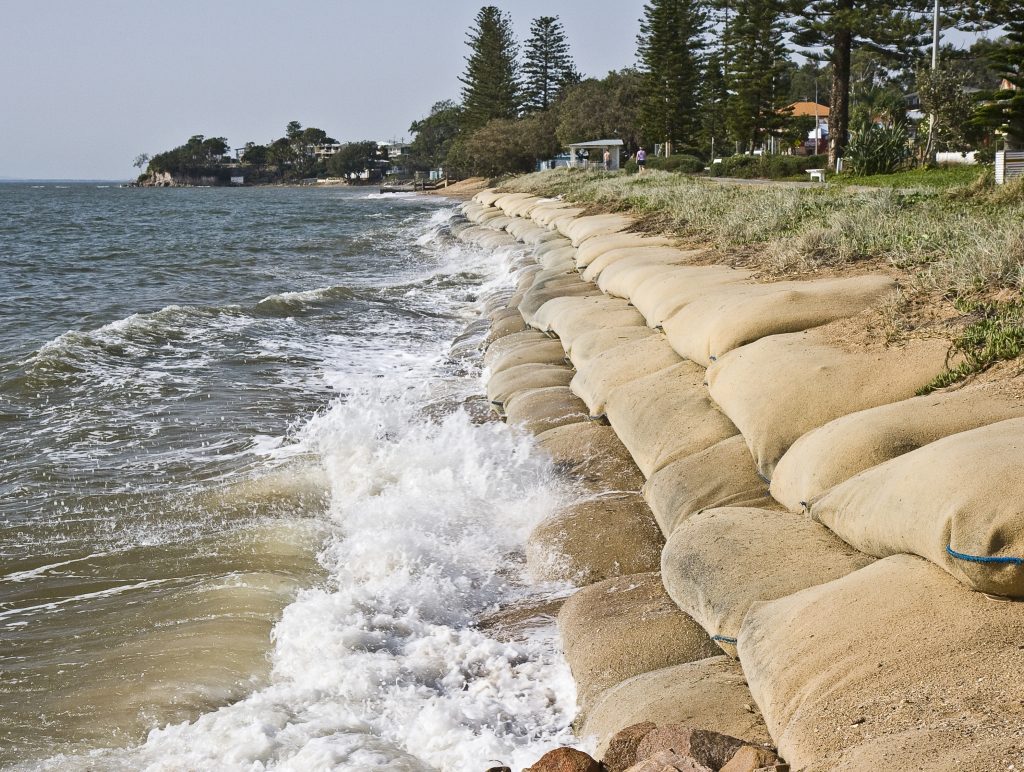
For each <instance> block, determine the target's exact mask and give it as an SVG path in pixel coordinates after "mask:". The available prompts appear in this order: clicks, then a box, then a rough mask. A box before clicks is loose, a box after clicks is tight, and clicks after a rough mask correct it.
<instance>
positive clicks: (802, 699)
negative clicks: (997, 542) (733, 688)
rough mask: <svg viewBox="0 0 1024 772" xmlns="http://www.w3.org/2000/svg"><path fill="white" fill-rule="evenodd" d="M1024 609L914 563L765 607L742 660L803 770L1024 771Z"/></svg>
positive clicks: (865, 571) (783, 746)
mask: <svg viewBox="0 0 1024 772" xmlns="http://www.w3.org/2000/svg"><path fill="white" fill-rule="evenodd" d="M1021 641H1024V604H1021V603H1006V602H995V601H992V600H990V599H988V598H986V597H985V596H984V595H982V594H981V593H974V592H970V591H969V590H968V589H966V588H965V587H964V586H963V585H961V584H960V583H959V582H957V581H956V580H954V579H953V578H952V577H950V576H949V575H947V574H946V573H944V572H943V571H941V570H939V569H938V568H936V567H935V566H934V565H932V564H931V563H929V562H927V561H925V560H921V559H920V558H917V557H914V556H911V555H896V556H893V557H889V558H886V559H884V560H879V561H877V562H875V563H873V564H871V565H869V566H867V567H865V568H862V569H860V570H859V571H855V572H854V573H852V574H849V575H847V576H846V577H844V578H842V579H838V580H836V581H833V582H829V583H828V584H823V585H820V586H817V587H813V588H810V589H807V590H803V591H802V592H798V593H795V594H793V595H789V596H787V597H784V598H780V599H779V600H775V601H771V602H767V603H759V604H755V605H754V606H753V607H752V608H751V609H750V610H749V611H748V612H747V616H746V618H745V619H744V622H743V626H742V628H741V630H740V635H739V654H740V659H741V660H742V662H743V670H744V673H745V674H746V676H747V680H748V682H749V684H750V689H751V692H752V693H753V695H754V698H755V699H756V700H757V702H758V704H759V705H760V707H761V710H762V711H763V713H764V717H765V720H766V722H767V724H768V728H769V729H770V730H771V734H772V738H773V739H774V740H775V742H776V743H777V744H778V747H779V752H780V755H782V756H783V757H784V758H785V759H786V760H787V761H788V762H789V763H790V764H791V765H792V767H793V768H794V769H814V770H818V769H821V770H824V769H828V770H850V771H853V770H865V769H915V770H917V769H927V770H951V769H971V770H975V769H977V770H982V769H985V770H990V769H991V770H995V769H1007V768H1008V765H1009V764H1013V763H1016V762H1019V761H1021V760H1024V701H1022V700H1021V693H1020V679H1021V666H1022V664H1021V663H1022V658H1024V655H1022V653H1021V648H1020V646H1021Z"/></svg>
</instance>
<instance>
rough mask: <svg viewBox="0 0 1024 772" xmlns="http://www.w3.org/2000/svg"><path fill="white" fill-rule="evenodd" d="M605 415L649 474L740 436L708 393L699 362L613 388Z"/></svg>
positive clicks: (648, 475) (678, 366)
mask: <svg viewBox="0 0 1024 772" xmlns="http://www.w3.org/2000/svg"><path fill="white" fill-rule="evenodd" d="M605 413H606V414H607V416H608V421H609V423H611V425H612V427H613V428H614V429H615V432H616V433H617V434H618V435H619V437H620V438H621V439H622V444H623V445H625V446H626V447H627V448H629V452H630V454H631V455H632V456H633V460H634V461H636V464H637V466H639V467H640V469H641V470H642V471H643V473H644V476H645V477H650V476H651V475H652V474H654V473H655V472H657V471H658V470H659V469H661V468H662V467H664V466H665V465H666V464H668V463H669V462H670V461H673V460H675V459H677V458H680V457H682V456H689V455H691V454H693V453H697V452H699V451H701V450H704V449H705V448H709V447H711V446H712V445H714V444H715V443H716V442H721V441H722V440H724V439H726V438H727V437H732V436H733V435H735V434H736V427H735V426H733V424H732V422H731V421H730V420H729V419H728V418H727V417H726V416H725V415H723V414H722V412H721V411H719V410H717V409H716V408H715V406H714V404H713V403H712V402H711V399H710V398H709V397H708V392H707V389H705V388H704V368H702V367H700V366H699V365H695V364H693V362H680V363H679V364H677V365H673V366H672V367H668V368H666V369H664V370H659V371H658V372H656V373H652V374H651V375H647V376H644V377H643V378H638V379H636V380H634V381H630V382H629V383H627V384H625V385H623V386H619V387H618V388H617V389H613V390H612V392H611V394H609V395H608V398H607V400H606V402H605Z"/></svg>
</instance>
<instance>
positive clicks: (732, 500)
mask: <svg viewBox="0 0 1024 772" xmlns="http://www.w3.org/2000/svg"><path fill="white" fill-rule="evenodd" d="M577 376H578V373H577ZM574 383H576V378H573V380H572V383H571V384H570V387H572V384H574ZM641 492H642V493H643V495H644V499H645V500H646V501H647V503H648V504H649V505H650V507H651V512H653V513H654V518H655V520H657V522H658V526H659V527H660V528H661V532H662V533H663V534H665V536H670V535H671V534H672V532H673V531H674V530H675V529H676V527H677V526H678V525H679V524H680V523H682V522H684V521H685V520H686V519H687V518H689V517H690V516H691V515H694V514H696V513H697V512H700V511H701V510H703V509H712V508H717V507H758V508H761V509H767V508H770V507H772V505H773V504H774V502H773V501H772V498H771V497H770V496H769V495H768V485H767V483H765V481H764V480H762V479H761V478H760V477H759V476H758V474H757V469H756V468H755V467H754V459H752V458H751V457H750V451H749V450H748V449H747V443H746V442H744V440H743V437H742V436H740V435H739V434H737V435H736V436H734V437H730V438H728V439H726V440H722V441H721V442H716V443H715V444H714V445H712V446H711V447H710V448H707V449H705V450H702V451H700V452H698V453H694V454H693V455H690V456H683V457H682V458H677V459H676V460H675V461H672V462H670V463H668V464H666V465H665V466H663V467H662V468H661V469H659V470H658V471H657V472H655V473H654V474H652V475H651V476H650V478H649V479H648V480H647V482H646V483H644V487H643V489H642V491H641Z"/></svg>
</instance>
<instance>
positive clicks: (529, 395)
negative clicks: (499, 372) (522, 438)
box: [502, 386, 588, 434]
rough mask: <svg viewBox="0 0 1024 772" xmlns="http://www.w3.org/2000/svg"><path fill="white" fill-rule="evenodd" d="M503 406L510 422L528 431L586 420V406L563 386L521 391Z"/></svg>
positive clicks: (543, 430)
mask: <svg viewBox="0 0 1024 772" xmlns="http://www.w3.org/2000/svg"><path fill="white" fill-rule="evenodd" d="M502 407H503V408H504V410H505V419H506V420H507V421H508V423H509V424H511V425H514V426H517V427H518V428H520V429H522V430H523V431H525V432H529V433H530V434H540V433H541V432H546V431H547V430H548V429H554V428H556V427H558V426H565V425H566V424H573V423H578V422H580V421H586V420H588V416H587V406H586V405H584V404H583V402H582V400H580V399H579V398H578V397H577V396H576V395H574V394H573V393H572V392H571V391H569V389H568V387H566V386H548V387H547V388H543V389H528V390H526V391H520V392H518V393H516V394H513V395H512V398H511V399H509V400H508V401H507V402H505V404H504V405H503V406H502Z"/></svg>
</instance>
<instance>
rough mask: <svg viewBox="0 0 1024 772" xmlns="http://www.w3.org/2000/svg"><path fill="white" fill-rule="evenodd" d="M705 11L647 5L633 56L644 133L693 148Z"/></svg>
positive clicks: (684, 3)
mask: <svg viewBox="0 0 1024 772" xmlns="http://www.w3.org/2000/svg"><path fill="white" fill-rule="evenodd" d="M707 18H708V16H707V8H706V6H705V5H704V4H703V3H702V2H691V0H651V1H650V2H648V3H647V4H646V5H645V6H644V15H643V18H642V19H641V20H640V34H639V35H638V36H637V54H638V58H639V60H640V70H641V72H642V73H643V75H644V79H643V92H642V95H641V103H640V114H641V119H642V122H643V127H644V134H645V135H646V136H648V137H649V138H651V139H654V140H660V141H663V142H665V143H666V144H667V145H668V147H667V148H666V153H671V146H672V143H673V142H674V141H676V140H689V141H690V142H691V143H692V142H693V140H694V137H695V135H696V134H697V132H698V131H699V129H700V109H699V101H698V92H699V88H700V82H701V68H702V60H703V51H704V48H705V45H706V43H705V40H704V32H705V29H706V26H707Z"/></svg>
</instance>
